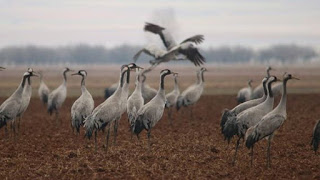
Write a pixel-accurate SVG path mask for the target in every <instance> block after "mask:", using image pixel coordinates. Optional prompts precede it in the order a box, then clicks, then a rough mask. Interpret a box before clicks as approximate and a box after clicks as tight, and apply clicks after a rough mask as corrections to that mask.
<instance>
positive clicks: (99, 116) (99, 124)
mask: <svg viewBox="0 0 320 180" xmlns="http://www.w3.org/2000/svg"><path fill="white" fill-rule="evenodd" d="M125 73H127V78H128V76H130V68H129V67H128V65H123V66H122V67H121V69H120V79H119V86H118V88H117V90H116V91H115V92H114V93H113V94H112V95H111V96H110V97H109V98H108V99H106V100H105V101H104V102H103V103H101V104H100V105H99V106H97V107H96V108H95V109H94V110H93V112H92V113H91V114H90V115H89V116H88V117H87V119H86V120H85V124H84V127H85V129H86V134H85V136H86V137H88V138H89V139H90V138H91V136H92V133H93V132H94V136H95V149H97V132H98V131H99V130H104V129H105V128H106V127H107V128H108V132H107V137H106V149H108V144H109V135H110V126H111V124H112V123H114V127H115V126H116V124H115V122H116V121H117V120H119V119H120V118H121V108H120V106H121V103H120V99H121V94H122V88H123V85H124V74H125ZM114 130H115V128H114ZM114 133H116V132H115V131H114ZM115 136H116V135H115Z"/></svg>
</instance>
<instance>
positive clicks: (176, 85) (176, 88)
mask: <svg viewBox="0 0 320 180" xmlns="http://www.w3.org/2000/svg"><path fill="white" fill-rule="evenodd" d="M174 90H176V91H179V85H178V78H177V76H175V77H174Z"/></svg>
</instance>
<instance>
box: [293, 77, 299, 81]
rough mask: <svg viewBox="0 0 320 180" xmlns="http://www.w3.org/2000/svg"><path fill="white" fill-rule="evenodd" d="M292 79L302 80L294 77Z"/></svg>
mask: <svg viewBox="0 0 320 180" xmlns="http://www.w3.org/2000/svg"><path fill="white" fill-rule="evenodd" d="M292 79H295V80H300V79H299V78H296V77H292Z"/></svg>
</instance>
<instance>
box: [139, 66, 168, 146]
mask: <svg viewBox="0 0 320 180" xmlns="http://www.w3.org/2000/svg"><path fill="white" fill-rule="evenodd" d="M173 73H174V72H172V71H170V70H169V69H165V70H162V71H161V73H160V87H159V90H158V93H157V95H156V96H155V97H154V98H153V99H152V100H151V101H150V102H148V103H147V104H145V105H143V106H142V107H141V108H140V109H139V111H138V115H137V118H136V120H135V126H134V129H133V132H134V133H135V134H136V135H137V137H138V138H139V134H140V133H141V131H142V130H143V129H145V130H147V131H148V133H147V136H148V144H149V147H150V145H151V144H150V137H151V129H152V128H153V127H154V126H155V125H156V124H157V122H158V121H159V120H160V119H161V117H162V115H163V111H164V107H165V102H166V96H165V90H164V78H165V77H166V76H167V75H169V74H173Z"/></svg>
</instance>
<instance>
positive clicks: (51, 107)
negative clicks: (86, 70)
mask: <svg viewBox="0 0 320 180" xmlns="http://www.w3.org/2000/svg"><path fill="white" fill-rule="evenodd" d="M69 71H73V70H70V69H69V68H65V69H64V71H63V82H62V84H61V85H60V86H59V87H58V88H57V89H55V90H53V91H52V92H51V93H50V94H49V99H48V112H49V114H50V115H52V113H53V112H54V111H55V113H56V120H58V117H59V109H60V107H61V106H62V104H63V103H64V101H65V100H66V97H67V73H68V72H69Z"/></svg>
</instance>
